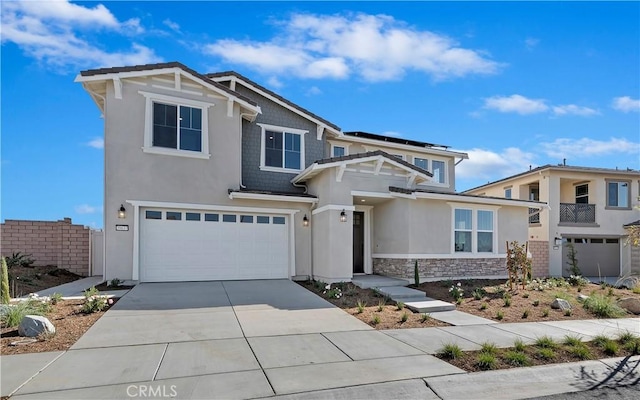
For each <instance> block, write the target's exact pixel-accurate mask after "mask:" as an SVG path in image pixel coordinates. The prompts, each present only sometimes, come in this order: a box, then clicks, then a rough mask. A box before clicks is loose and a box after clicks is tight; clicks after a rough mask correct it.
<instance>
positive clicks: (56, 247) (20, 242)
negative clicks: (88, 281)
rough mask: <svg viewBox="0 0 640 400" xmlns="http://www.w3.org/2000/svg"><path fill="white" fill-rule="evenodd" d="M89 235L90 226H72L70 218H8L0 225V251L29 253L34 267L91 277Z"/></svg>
mask: <svg viewBox="0 0 640 400" xmlns="http://www.w3.org/2000/svg"><path fill="white" fill-rule="evenodd" d="M91 235H92V230H91V229H90V228H89V227H86V226H84V225H75V224H72V223H71V218H64V219H62V220H58V221H24V220H11V219H8V220H5V222H4V223H3V224H1V225H0V249H1V250H0V251H1V253H2V255H3V256H9V255H11V254H12V253H14V252H21V253H24V254H31V258H33V259H34V260H35V263H34V265H55V266H57V267H58V268H64V269H66V270H68V271H70V272H73V273H75V274H78V275H81V276H90V275H92V273H91V269H92V268H91V261H92V260H91V259H92V254H91V253H92V249H91V247H92V246H91V242H92V240H91ZM93 242H94V243H95V241H93ZM100 272H101V271H97V273H95V274H94V275H99V274H100Z"/></svg>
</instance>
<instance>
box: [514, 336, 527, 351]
mask: <svg viewBox="0 0 640 400" xmlns="http://www.w3.org/2000/svg"><path fill="white" fill-rule="evenodd" d="M525 347H526V346H525V344H524V342H523V341H522V339H520V338H518V339H516V340H514V341H513V349H514V350H515V351H524V348H525Z"/></svg>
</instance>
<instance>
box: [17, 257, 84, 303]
mask: <svg viewBox="0 0 640 400" xmlns="http://www.w3.org/2000/svg"><path fill="white" fill-rule="evenodd" d="M80 278H82V277H81V276H80V275H76V274H74V273H73V272H69V271H67V270H66V269H60V268H58V267H55V266H50V265H49V266H31V267H23V266H13V267H11V268H9V290H10V293H11V297H14V298H15V297H22V296H26V295H28V294H29V293H35V292H39V291H41V290H44V289H48V288H51V287H54V286H58V285H62V284H65V283H69V282H73V281H75V280H78V279H80ZM14 289H15V290H14Z"/></svg>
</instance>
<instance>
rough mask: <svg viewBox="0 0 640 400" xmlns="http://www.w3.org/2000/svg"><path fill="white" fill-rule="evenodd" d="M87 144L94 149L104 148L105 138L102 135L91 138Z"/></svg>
mask: <svg viewBox="0 0 640 400" xmlns="http://www.w3.org/2000/svg"><path fill="white" fill-rule="evenodd" d="M86 145H87V146H89V147H93V148H94V149H104V139H103V138H101V137H97V138H93V139H91V140H89V141H88V142H87V143H86Z"/></svg>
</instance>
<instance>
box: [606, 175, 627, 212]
mask: <svg viewBox="0 0 640 400" xmlns="http://www.w3.org/2000/svg"><path fill="white" fill-rule="evenodd" d="M629 183H630V182H614V181H607V207H612V208H625V209H628V208H629V203H630V200H631V199H630V195H631V191H630V190H629V186H630V185H629Z"/></svg>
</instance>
